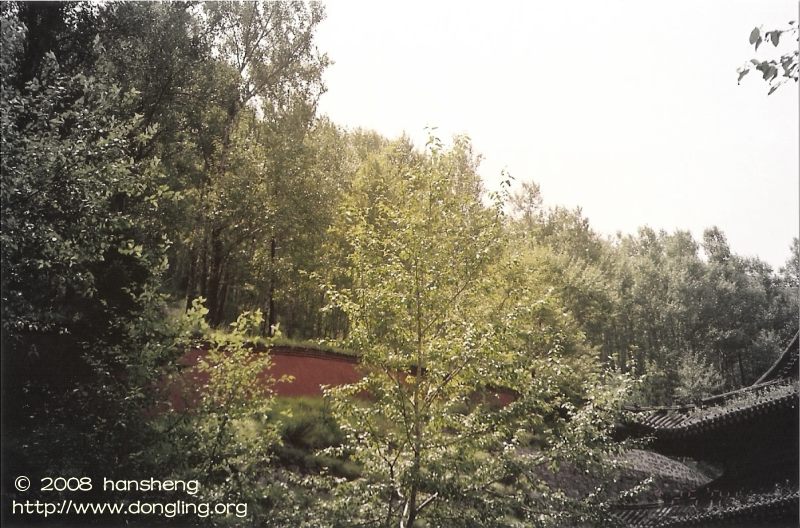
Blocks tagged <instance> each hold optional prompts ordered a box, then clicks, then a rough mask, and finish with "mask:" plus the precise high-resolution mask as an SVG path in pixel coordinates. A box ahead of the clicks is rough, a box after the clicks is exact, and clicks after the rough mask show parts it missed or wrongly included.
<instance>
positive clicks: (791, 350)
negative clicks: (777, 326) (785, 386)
mask: <svg viewBox="0 0 800 528" xmlns="http://www.w3.org/2000/svg"><path fill="white" fill-rule="evenodd" d="M798 338H800V331H798V332H797V333H796V334H795V335H794V339H792V342H791V343H789V346H788V347H786V350H784V351H783V354H781V356H780V357H779V358H778V359H777V360H776V361H775V363H773V365H772V366H771V367H770V368H769V370H767V371H766V372H765V373H764V375H763V376H761V377H760V378H758V379H757V380H756V382H755V383H753V385H759V384H761V383H764V382H767V381H771V380H774V379H778V378H795V379H797V377H798V372H797V365H798V363H797V359H798V353H800V352H798V348H799V347H800V341H799V340H798Z"/></svg>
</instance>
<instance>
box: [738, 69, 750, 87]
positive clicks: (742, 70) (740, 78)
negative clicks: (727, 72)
mask: <svg viewBox="0 0 800 528" xmlns="http://www.w3.org/2000/svg"><path fill="white" fill-rule="evenodd" d="M748 73H750V69H749V68H740V69H739V78H738V79H737V80H736V82H737V83H739V82H741V81H742V79H743V78H744V76H745V75H747V74H748Z"/></svg>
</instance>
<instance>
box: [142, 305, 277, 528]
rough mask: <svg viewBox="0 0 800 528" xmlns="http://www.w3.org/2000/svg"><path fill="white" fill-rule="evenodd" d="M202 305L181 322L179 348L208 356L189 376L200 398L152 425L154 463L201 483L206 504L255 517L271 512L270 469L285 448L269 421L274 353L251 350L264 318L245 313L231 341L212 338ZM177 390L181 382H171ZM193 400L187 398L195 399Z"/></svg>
mask: <svg viewBox="0 0 800 528" xmlns="http://www.w3.org/2000/svg"><path fill="white" fill-rule="evenodd" d="M202 302H203V299H197V300H195V301H194V302H193V307H192V309H191V310H189V311H188V312H187V314H186V317H185V318H184V321H183V328H184V333H183V337H182V338H181V339H180V341H179V342H180V344H181V345H182V346H183V347H186V348H187V349H200V350H202V351H203V353H202V354H201V356H200V358H199V360H198V363H197V365H196V366H194V367H193V368H192V370H191V371H190V372H189V373H188V374H184V376H188V378H186V377H184V379H189V380H191V382H190V386H189V389H190V390H191V394H194V395H196V396H197V398H195V399H194V400H192V399H191V398H190V399H189V401H190V402H192V403H191V404H190V408H189V409H187V410H186V411H185V412H182V413H174V412H169V413H167V414H166V415H164V416H161V417H158V418H156V419H155V420H153V421H152V423H151V426H152V427H154V437H155V438H156V439H157V445H156V448H155V449H154V450H153V451H152V452H151V454H153V453H155V455H156V464H157V465H158V466H160V467H162V468H169V469H170V471H171V472H172V473H173V474H175V475H177V476H179V477H180V478H183V479H196V480H198V481H199V482H200V483H201V495H202V497H203V499H204V500H208V501H214V502H231V501H233V502H247V503H248V504H249V505H250V506H249V507H250V508H251V515H254V516H260V515H264V514H265V510H268V509H270V508H271V507H272V506H271V503H270V501H269V500H268V497H270V492H269V488H270V486H271V485H273V483H270V474H271V471H270V468H271V466H270V462H271V459H272V456H273V448H274V447H275V446H276V445H278V444H279V443H280V430H279V426H278V422H277V421H276V420H275V419H273V418H271V417H270V413H271V411H272V403H273V391H272V389H273V385H274V383H275V380H274V379H272V378H271V377H270V376H269V374H268V370H269V367H270V364H271V362H270V356H269V354H254V353H253V352H252V347H251V346H250V340H251V339H252V336H253V335H255V334H257V332H258V330H259V327H260V325H261V323H262V320H263V316H262V315H261V313H260V312H259V311H255V312H245V313H243V314H241V315H240V316H239V317H238V318H237V319H236V321H235V322H234V323H232V324H231V331H230V332H228V333H225V334H222V333H219V332H215V333H211V332H209V329H208V326H207V323H206V322H205V318H206V317H207V315H208V309H207V308H205V307H204V306H203V304H202ZM173 383H175V382H173ZM191 394H190V395H189V396H191Z"/></svg>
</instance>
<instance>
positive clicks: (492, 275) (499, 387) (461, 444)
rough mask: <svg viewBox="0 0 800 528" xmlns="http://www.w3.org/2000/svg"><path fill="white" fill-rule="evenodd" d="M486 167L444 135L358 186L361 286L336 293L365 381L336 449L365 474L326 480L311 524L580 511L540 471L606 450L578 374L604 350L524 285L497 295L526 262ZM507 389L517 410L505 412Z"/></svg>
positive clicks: (337, 396)
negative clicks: (559, 459) (510, 237)
mask: <svg viewBox="0 0 800 528" xmlns="http://www.w3.org/2000/svg"><path fill="white" fill-rule="evenodd" d="M475 167H476V162H475V159H474V157H473V155H472V153H471V150H470V145H469V143H468V142H466V140H464V139H462V138H457V139H456V141H455V144H454V146H453V147H452V149H451V150H444V149H443V148H442V147H441V146H440V143H439V142H438V140H436V139H435V138H432V139H431V141H430V142H429V145H428V150H427V151H426V152H425V153H424V154H418V153H415V152H413V151H408V150H404V149H403V147H402V145H398V146H396V147H394V148H389V149H387V150H386V151H384V153H383V154H381V155H379V156H378V157H376V158H375V159H374V160H372V161H371V162H370V163H368V164H367V165H366V167H365V168H364V170H363V172H361V173H360V174H359V177H358V179H357V180H356V182H355V186H354V190H353V196H352V203H353V204H354V206H351V207H350V208H348V209H347V210H346V212H345V218H346V222H347V224H346V238H347V240H348V242H349V244H350V246H351V248H352V251H351V253H350V254H349V257H348V258H349V264H350V269H351V270H352V273H353V278H352V286H351V287H350V288H346V289H330V290H329V292H328V295H329V297H330V298H331V302H332V303H333V304H334V305H335V306H336V307H337V308H339V309H341V310H342V311H343V312H345V313H346V314H347V315H348V318H349V321H350V332H349V334H348V339H347V341H346V343H347V345H348V346H349V347H351V348H355V349H358V350H361V351H362V360H361V363H362V366H363V368H364V369H365V376H364V378H363V379H362V381H360V382H358V383H355V384H352V385H349V386H346V387H342V388H337V389H331V390H330V393H329V395H330V397H331V405H332V410H333V413H334V416H335V417H336V418H337V420H338V421H339V424H340V427H341V428H342V430H343V432H344V433H345V435H346V439H347V441H346V442H345V444H344V446H342V447H341V448H339V449H331V450H329V451H330V452H331V453H337V454H339V455H342V454H345V453H350V455H351V457H352V459H353V460H354V461H355V462H357V463H358V464H359V466H360V467H361V476H360V477H359V478H356V479H352V480H341V479H327V480H325V479H323V481H322V482H323V484H320V485H321V486H323V488H324V487H326V486H333V492H332V493H333V496H332V498H331V500H330V501H325V502H323V503H321V504H319V509H320V513H319V514H318V516H316V517H314V518H313V519H312V520H311V521H310V523H311V524H313V525H320V524H322V525H326V526H328V525H330V526H342V525H348V524H353V523H358V524H362V523H365V524H370V525H381V526H383V525H387V526H388V525H399V526H412V525H415V523H432V524H434V525H448V526H472V525H476V524H481V525H484V526H494V525H497V526H506V525H513V524H515V523H518V522H522V521H523V519H525V520H526V521H533V520H534V518H535V519H537V521H536V522H537V523H545V518H546V519H547V520H548V522H554V520H553V518H551V517H548V516H547V515H546V514H545V513H544V512H545V511H547V508H548V507H549V506H552V505H553V504H554V502H553V501H556V502H558V501H560V502H559V503H560V504H562V505H563V504H566V503H569V501H568V500H567V499H566V498H564V494H563V493H558V492H557V491H554V490H549V491H552V493H543V491H544V490H546V489H547V486H546V485H545V484H544V483H543V482H542V481H541V480H540V479H538V478H537V477H536V476H535V475H534V473H533V472H534V469H535V468H536V467H539V466H543V465H545V464H547V463H550V464H555V463H556V457H554V456H553V453H562V454H563V453H571V454H573V455H575V458H576V459H579V460H581V461H583V462H586V461H588V459H589V457H590V455H597V452H596V451H595V450H594V449H593V448H591V447H589V446H590V445H591V442H589V440H590V438H593V439H595V440H596V439H599V438H604V435H603V433H602V425H601V424H602V420H600V419H598V416H597V415H596V414H595V412H596V411H597V409H596V408H595V407H593V406H592V405H586V406H584V405H581V408H580V409H579V408H578V407H577V406H576V404H575V403H574V400H575V398H595V397H597V396H596V395H595V394H594V390H595V387H594V386H593V382H592V381H591V380H597V379H598V378H596V377H591V371H592V369H591V367H589V368H584V369H583V370H581V371H580V374H578V373H577V371H578V369H579V368H580V367H579V365H580V364H581V363H582V364H583V365H586V364H587V363H588V364H589V365H591V364H592V358H591V355H590V354H587V351H585V350H581V349H580V347H578V346H577V343H578V342H579V336H578V335H576V334H575V333H574V332H575V330H574V328H571V327H570V325H569V322H568V318H565V317H564V315H563V314H562V313H561V312H560V310H559V306H558V304H557V302H555V300H554V299H552V298H548V297H547V296H546V295H545V296H543V297H540V296H538V295H537V294H536V292H534V291H531V290H530V288H529V287H526V285H525V284H524V281H519V283H516V284H514V285H513V288H512V287H508V288H505V287H501V288H499V289H498V282H499V281H498V278H499V277H502V275H503V274H507V273H510V274H513V273H514V270H513V268H514V267H515V266H516V264H515V262H514V261H513V260H510V259H508V255H507V246H506V243H505V239H504V236H503V231H502V226H503V222H502V207H501V206H502V203H501V202H499V201H498V202H496V204H495V207H493V208H486V207H484V206H483V204H482V203H481V187H480V183H479V180H478V177H477V174H476V172H475ZM517 276H519V273H517ZM500 284H503V283H502V282H500ZM571 356H572V357H571ZM587 374H589V377H587V376H586V375H587ZM565 388H568V389H571V390H567V389H565ZM501 394H506V395H512V394H513V398H511V400H512V401H509V402H507V403H506V404H505V405H502V406H499V405H497V402H498V400H497V398H498V397H500V395H501ZM359 395H366V401H365V402H361V403H360V402H359V401H358V398H359ZM610 400H613V398H611V399H610ZM610 400H609V401H608V402H607V403H609V404H610V405H609V407H613V402H612V401H610ZM603 407H605V405H603ZM533 430H536V431H538V432H539V434H538V435H537V436H538V437H537V442H538V443H539V446H540V447H539V448H538V449H537V453H536V454H535V455H534V454H531V453H529V452H528V450H529V449H530V445H529V440H528V439H529V434H530V431H533ZM523 439H525V440H523ZM577 445H582V446H583V449H582V450H580V449H577V448H574V447H575V446H577ZM551 451H552V452H551ZM598 458H599V457H598ZM536 497H539V499H538V500H537V499H536ZM568 509H569V511H570V512H572V513H576V512H578V511H579V510H580V509H579V508H578V507H577V506H574V505H572V506H571V508H568ZM540 517H541V519H540ZM567 517H569V514H568V513H567V512H563V513H562V514H560V516H559V520H563V519H564V518H567Z"/></svg>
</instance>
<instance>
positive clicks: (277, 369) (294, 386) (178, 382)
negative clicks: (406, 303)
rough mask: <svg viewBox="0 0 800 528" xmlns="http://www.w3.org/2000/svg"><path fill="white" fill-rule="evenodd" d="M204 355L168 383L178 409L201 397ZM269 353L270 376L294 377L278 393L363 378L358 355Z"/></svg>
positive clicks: (187, 359) (309, 391) (196, 352)
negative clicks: (200, 363) (198, 368)
mask: <svg viewBox="0 0 800 528" xmlns="http://www.w3.org/2000/svg"><path fill="white" fill-rule="evenodd" d="M256 353H259V352H256ZM260 353H266V352H265V351H260ZM203 354H205V350H203V349H201V348H196V349H193V350H191V351H189V352H187V353H186V354H185V355H184V356H183V357H182V358H181V359H180V361H179V363H180V364H181V365H182V366H184V367H186V368H185V369H184V371H183V372H182V373H181V374H180V375H179V376H177V377H176V378H174V379H173V380H171V381H169V382H168V383H167V384H166V386H167V392H168V398H169V401H170V404H171V406H172V408H173V409H175V410H176V411H183V410H185V409H187V408H190V407H192V406H193V405H194V404H195V402H197V401H198V399H199V397H200V390H201V389H202V387H203V385H205V382H206V379H207V376H206V375H205V374H202V373H199V372H197V371H196V370H195V369H194V368H192V367H194V366H195V365H196V364H197V362H198V360H199V359H200V357H201V356H202V355H203ZM269 354H270V355H271V357H272V366H271V367H270V369H269V370H268V374H267V376H269V377H271V378H273V379H279V378H280V377H282V376H286V375H289V376H293V377H294V380H293V381H291V382H278V383H276V384H275V386H274V391H275V394H277V395H278V396H322V386H323V385H331V386H337V385H345V384H347V383H354V382H356V381H358V380H359V379H361V373H360V372H359V369H358V358H355V357H353V356H347V355H344V354H337V353H335V352H325V351H321V350H314V349H310V348H301V347H287V346H276V347H273V348H271V349H270V351H269ZM267 376H265V377H267ZM491 397H493V398H496V401H498V403H500V404H501V405H505V404H508V403H509V402H511V401H512V400H513V399H514V396H513V394H512V393H511V392H510V391H504V390H500V391H498V392H497V393H495V394H492V395H491Z"/></svg>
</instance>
